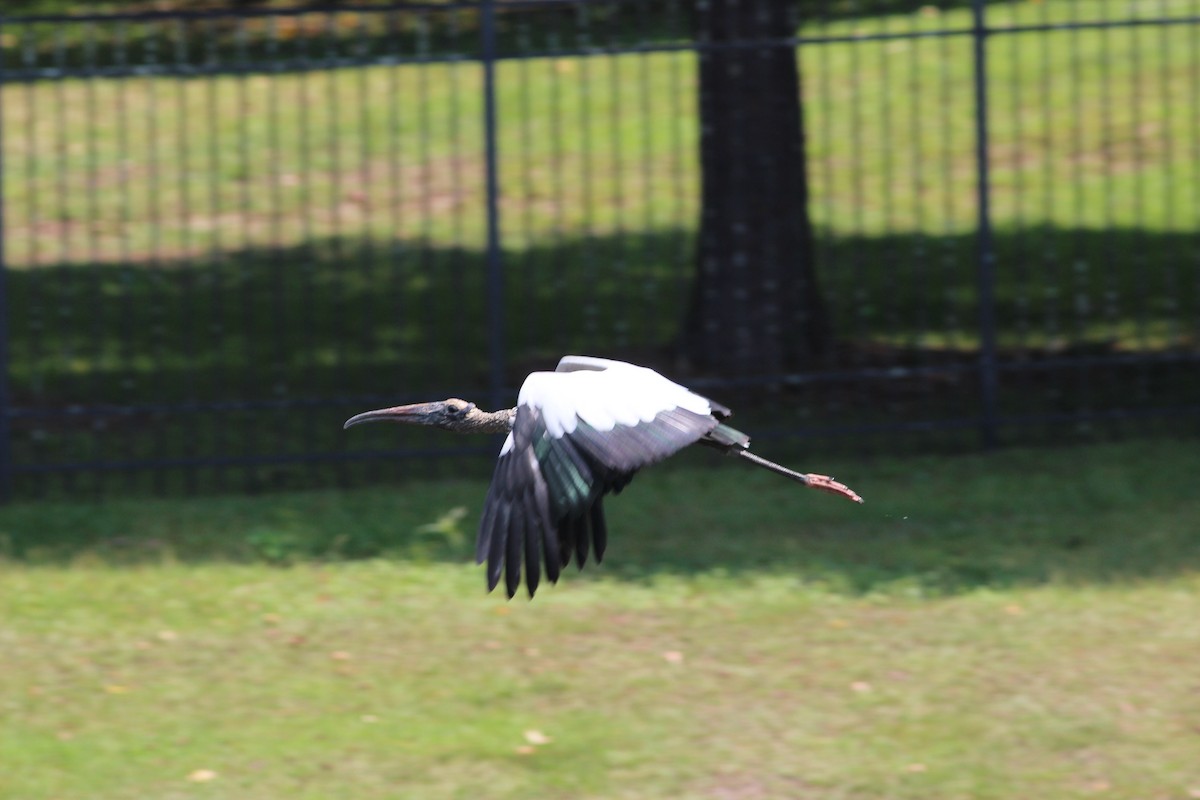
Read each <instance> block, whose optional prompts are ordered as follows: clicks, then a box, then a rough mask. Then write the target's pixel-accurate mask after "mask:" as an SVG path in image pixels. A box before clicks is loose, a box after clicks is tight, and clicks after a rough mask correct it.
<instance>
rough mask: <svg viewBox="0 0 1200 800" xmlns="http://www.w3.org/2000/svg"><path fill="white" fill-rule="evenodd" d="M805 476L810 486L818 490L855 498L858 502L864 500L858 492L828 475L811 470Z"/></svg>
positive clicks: (850, 498) (848, 498) (849, 498)
mask: <svg viewBox="0 0 1200 800" xmlns="http://www.w3.org/2000/svg"><path fill="white" fill-rule="evenodd" d="M804 477H805V478H808V485H809V487H810V488H813V489H817V490H818V491H822V492H828V493H829V494H836V495H838V496H839V497H844V498H846V499H847V500H853V501H854V502H856V503H861V502H862V501H863V499H862V498H861V497H859V496H858V492H856V491H854V490H853V489H851V488H850V487H849V486H847V485H846V484H844V483H840V482H838V481H835V480H834V479H833V478H831V477H829V476H828V475H818V474H817V473H815V472H809V473H807V474H806V475H805V476H804Z"/></svg>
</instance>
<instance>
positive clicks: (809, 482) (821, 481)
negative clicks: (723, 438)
mask: <svg viewBox="0 0 1200 800" xmlns="http://www.w3.org/2000/svg"><path fill="white" fill-rule="evenodd" d="M728 452H730V453H732V454H733V455H737V456H739V457H741V458H744V459H746V460H747V461H750V462H752V463H754V464H757V465H759V466H760V467H764V468H766V469H769V470H771V472H774V473H775V474H776V475H782V476H784V477H785V478H791V479H792V480H794V481H796V482H797V483H802V484H804V485H805V486H807V487H809V488H810V489H816V490H818V491H821V492H828V493H829V494H836V495H838V496H839V497H845V498H846V499H847V500H853V501H854V502H856V503H861V502H862V501H863V499H862V498H861V497H859V496H858V492H856V491H854V490H853V489H851V488H850V487H849V486H847V485H846V484H844V483H839V482H838V481H835V480H834V479H833V478H831V477H829V476H828V475H818V474H817V473H815V472H807V473H805V472H796V471H795V470H790V469H788V468H787V467H784V466H781V465H779V464H776V463H775V462H774V461H768V460H767V459H765V458H763V457H762V456H760V455H756V454H754V453H751V452H750V451H749V450H745V449H743V448H738V447H735V448H732V449H731V450H729V451H728Z"/></svg>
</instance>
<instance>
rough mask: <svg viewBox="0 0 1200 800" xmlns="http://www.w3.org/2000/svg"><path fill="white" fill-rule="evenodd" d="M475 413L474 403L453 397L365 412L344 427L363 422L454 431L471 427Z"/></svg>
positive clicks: (350, 420) (351, 419)
mask: <svg viewBox="0 0 1200 800" xmlns="http://www.w3.org/2000/svg"><path fill="white" fill-rule="evenodd" d="M474 411H475V404H474V403H468V402H467V401H466V400H459V399H458V398H457V397H451V398H450V399H449V400H441V401H439V402H436V403H413V404H412V405H408V406H392V407H391V408H378V409H375V410H374V411H364V412H363V413H361V414H355V415H354V416H353V417H351V418H350V419H348V420H346V423H345V424H344V425H343V426H342V427H343V428H349V427H351V426H353V425H358V424H360V423H363V422H403V423H406V424H408V425H431V426H433V427H435V428H442V429H443V430H448V431H453V430H460V429H462V428H465V427H467V426H469V425H470V424H471V415H472V412H474Z"/></svg>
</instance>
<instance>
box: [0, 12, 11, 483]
mask: <svg viewBox="0 0 1200 800" xmlns="http://www.w3.org/2000/svg"><path fill="white" fill-rule="evenodd" d="M3 31H4V20H3V19H0V34H2V33H3ZM0 38H2V37H0ZM3 59H4V57H3V55H0V99H3V97H4V60H3ZM3 109H4V104H3V103H2V102H0V503H6V502H8V500H9V498H10V497H11V496H12V440H11V438H10V436H9V433H10V432H9V425H8V423H9V418H8V415H9V405H8V404H9V398H8V267H7V264H6V263H5V261H4V115H3Z"/></svg>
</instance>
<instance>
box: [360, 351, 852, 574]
mask: <svg viewBox="0 0 1200 800" xmlns="http://www.w3.org/2000/svg"><path fill="white" fill-rule="evenodd" d="M729 415H730V411H729V409H728V408H725V407H724V406H722V405H719V404H717V403H714V402H713V401H712V400H709V399H707V398H704V397H701V396H700V395H698V394H694V393H693V392H691V391H689V390H688V389H686V388H684V387H683V386H680V385H679V384H677V383H674V382H672V381H670V380H668V379H666V378H664V377H663V376H662V375H659V374H658V373H657V372H655V371H654V370H651V369H647V368H646V367H639V366H635V365H633V364H627V363H625V362H622V361H611V360H609V359H604V358H593V357H590V356H565V357H564V358H563V359H562V360H561V361H559V362H558V368H557V370H556V371H554V372H534V373H532V374H531V375H530V376H529V377H528V378H526V379H525V383H524V384H522V386H521V391H520V394H519V396H518V397H517V406H516V408H506V409H503V410H500V411H483V410H481V409H479V408H476V407H475V404H474V403H469V402H467V401H466V400H459V399H457V398H451V399H449V400H443V401H441V402H436V403H416V404H414V405H406V406H395V407H393V408H381V409H378V410H375V411H367V412H364V413H362V414H358V415H356V416H353V417H351V418H350V419H348V420H346V423H345V425H344V426H343V427H344V428H349V427H351V426H353V425H358V424H360V423H363V422H378V421H388V422H403V423H409V424H416V425H432V426H435V427H438V428H442V429H444V430H448V431H456V432H462V433H507V434H508V438H507V439H505V440H504V446H503V447H501V448H500V458H499V460H498V461H497V462H496V471H495V473H494V474H493V476H492V483H491V486H490V488H489V489H488V493H487V499H486V500H485V501H484V505H483V517H482V519H481V520H480V523H479V535H478V538H477V539H476V543H475V559H476V563H483V562H484V561H485V560H486V561H487V585H488V591H492V590H493V589H495V588H496V585H497V584H498V583H499V582H500V576H501V573H503V574H504V577H505V588H506V590H507V591H508V596H509V597H512V596H513V595H514V594H516V591H517V589H518V588H519V587H520V585H521V572H522V565H524V574H525V586H526V588H527V589H528V591H529V596H530V597H533V595H534V593H535V592H536V591H537V587H538V583H539V581H540V579H541V565H542V564H543V563H544V564H545V569H546V578H547V579H548V580H550V581H551V582H552V583H553V582H557V581H558V577H559V573H560V571H561V569H562V568H563V567H565V566H566V565H567V564H569V563H570V560H571V555H572V553H574V555H575V559H576V563H577V564H578V566H579V568H580V569H582V568H583V565H584V564H585V563H586V562H587V558H588V551H589V547H590V549H591V551H592V552H594V553H595V557H596V561H597V562H599V561H600V560H601V559H602V558H603V557H604V548H605V545H606V544H607V542H608V530H607V528H606V526H605V522H604V511H603V509H602V507H601V504H600V503H601V499H602V498H603V497H604V495H606V494H608V493H609V492H612V493H614V494H616V493H618V492H620V491H621V489H623V488H624V487H625V485H626V484H628V483H629V481H630V479H631V478H632V477H633V475H634V473H635V472H637V471H638V470H639V469H641V468H642V467H644V466H647V465H649V464H653V463H655V462H657V461H661V460H662V459H664V458H666V457H667V456H669V455H671V454H673V453H675V452H677V451H679V450H681V449H683V448H684V447H686V446H688V445H690V444H693V443H695V442H699V443H700V444H703V445H708V446H710V447H714V448H717V449H718V450H722V451H724V452H726V453H729V454H731V455H735V456H739V457H741V458H744V459H746V460H747V461H750V462H751V463H753V464H757V465H758V466H761V467H765V468H766V469H769V470H771V471H772V472H775V473H777V474H779V475H783V476H785V477H787V478H791V479H792V480H794V481H797V482H799V483H801V484H804V485H805V486H808V487H811V488H813V489H819V490H821V491H824V492H829V493H831V494H836V495H840V496H842V497H845V498H848V499H850V500H853V501H855V502H857V503H861V502H862V498H861V497H859V496H858V495H857V494H856V493H855V492H854V491H853V490H851V489H850V488H849V487H847V486H844V485H843V484H841V483H838V482H837V481H835V480H834V479H833V478H830V477H829V476H827V475H816V474H813V473H809V474H803V473H799V472H794V471H792V470H790V469H788V468H786V467H782V466H780V465H779V464H775V463H773V462H771V461H767V460H766V459H765V458H761V457H760V456H758V455H755V454H753V453H751V452H750V450H749V449H748V448H749V446H750V437H749V436H747V435H746V434H744V433H742V432H740V431H736V430H734V429H733V428H731V427H729V426H728V425H725V424H724V422H723V421H722V420H724V419H726V418H727V417H728V416H729Z"/></svg>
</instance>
